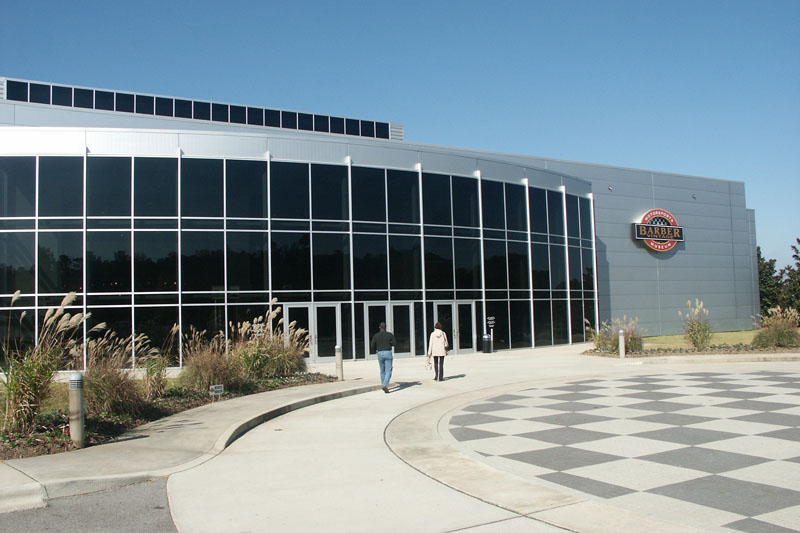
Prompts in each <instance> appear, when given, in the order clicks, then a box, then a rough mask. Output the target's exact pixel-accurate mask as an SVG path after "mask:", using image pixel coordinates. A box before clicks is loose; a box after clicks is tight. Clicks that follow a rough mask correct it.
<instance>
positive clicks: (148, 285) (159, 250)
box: [133, 231, 178, 292]
mask: <svg viewBox="0 0 800 533" xmlns="http://www.w3.org/2000/svg"><path fill="white" fill-rule="evenodd" d="M133 272H134V282H133V287H134V290H135V291H139V292H156V291H176V290H178V232H176V231H137V232H134V234H133Z"/></svg>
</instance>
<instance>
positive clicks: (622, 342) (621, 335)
mask: <svg viewBox="0 0 800 533" xmlns="http://www.w3.org/2000/svg"><path fill="white" fill-rule="evenodd" d="M619 358H620V359H625V331H624V330H619Z"/></svg>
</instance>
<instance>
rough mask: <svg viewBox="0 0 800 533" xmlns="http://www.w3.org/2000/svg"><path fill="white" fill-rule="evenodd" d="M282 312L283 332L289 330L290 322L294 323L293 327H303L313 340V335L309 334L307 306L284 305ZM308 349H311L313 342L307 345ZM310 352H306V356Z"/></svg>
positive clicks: (309, 318) (309, 323) (309, 324)
mask: <svg viewBox="0 0 800 533" xmlns="http://www.w3.org/2000/svg"><path fill="white" fill-rule="evenodd" d="M283 312H284V313H285V315H284V319H283V330H284V332H288V331H289V324H291V323H292V322H294V323H295V325H294V329H295V330H298V329H301V328H302V329H304V330H306V331H307V332H308V334H309V338H310V339H311V340H312V341H313V336H312V335H311V334H312V332H311V317H310V315H309V313H308V307H306V306H299V305H298V306H292V305H284V306H283ZM309 350H311V351H313V342H311V343H310V345H309ZM309 355H310V354H306V357H308V356H309Z"/></svg>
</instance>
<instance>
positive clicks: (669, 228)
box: [635, 209, 683, 252]
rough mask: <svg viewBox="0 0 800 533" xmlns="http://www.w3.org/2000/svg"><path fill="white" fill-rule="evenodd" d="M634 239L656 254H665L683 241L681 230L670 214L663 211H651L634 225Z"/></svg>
mask: <svg viewBox="0 0 800 533" xmlns="http://www.w3.org/2000/svg"><path fill="white" fill-rule="evenodd" d="M635 226H636V227H635V231H636V239H637V240H642V241H644V244H645V245H646V246H647V247H648V248H650V249H651V250H654V251H656V252H667V251H669V250H672V249H673V248H675V245H676V244H678V243H679V242H680V241H682V240H683V228H682V227H681V226H678V221H677V220H676V219H675V217H674V216H672V213H670V212H669V211H667V210H665V209H651V210H650V211H648V212H647V213H645V214H644V216H643V217H642V222H641V223H639V224H636V225H635Z"/></svg>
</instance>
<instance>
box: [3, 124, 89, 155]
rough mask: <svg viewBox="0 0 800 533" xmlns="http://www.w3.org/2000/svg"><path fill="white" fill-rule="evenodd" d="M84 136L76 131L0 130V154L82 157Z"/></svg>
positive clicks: (84, 147) (84, 145) (84, 151)
mask: <svg viewBox="0 0 800 533" xmlns="http://www.w3.org/2000/svg"><path fill="white" fill-rule="evenodd" d="M85 140H86V134H85V132H83V131H77V130H74V131H73V130H41V129H38V128H31V129H28V128H4V129H0V154H8V155H37V154H41V155H83V154H85V153H86V144H85Z"/></svg>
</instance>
